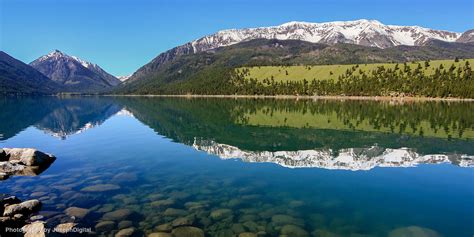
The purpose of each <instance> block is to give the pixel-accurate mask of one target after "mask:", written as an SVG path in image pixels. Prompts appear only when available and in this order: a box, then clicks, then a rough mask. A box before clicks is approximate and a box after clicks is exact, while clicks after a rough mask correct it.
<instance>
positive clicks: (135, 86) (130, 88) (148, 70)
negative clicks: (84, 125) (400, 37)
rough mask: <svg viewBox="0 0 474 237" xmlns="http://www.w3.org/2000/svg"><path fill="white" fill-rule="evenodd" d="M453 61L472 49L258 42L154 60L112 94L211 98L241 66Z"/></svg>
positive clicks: (455, 45)
mask: <svg viewBox="0 0 474 237" xmlns="http://www.w3.org/2000/svg"><path fill="white" fill-rule="evenodd" d="M455 57H459V58H474V47H473V45H472V44H462V43H448V42H442V43H440V42H438V41H433V42H430V43H428V44H426V45H424V46H396V47H391V48H386V49H380V48H374V47H366V46H360V45H354V44H335V45H327V44H318V43H309V42H305V41H301V40H275V39H273V40H266V39H258V40H251V41H245V42H242V43H239V44H235V45H231V46H227V47H221V48H218V49H215V50H210V51H205V52H200V53H196V54H188V55H180V56H176V57H175V58H174V59H172V60H171V61H156V60H153V61H152V62H150V63H149V64H147V65H145V66H143V67H142V68H141V69H140V70H139V73H138V72H137V73H135V74H134V76H133V77H132V78H131V79H129V80H128V81H126V82H125V83H123V85H121V86H119V87H118V90H117V92H119V93H141V94H148V93H178V91H181V92H182V91H186V90H185V88H186V86H189V84H190V83H192V84H193V87H199V86H200V87H203V88H207V89H206V90H209V92H208V93H211V94H212V88H213V87H218V86H223V85H225V82H226V81H227V80H229V78H230V75H229V73H231V71H232V70H233V69H234V68H236V67H240V66H256V65H257V66H258V65H262V66H265V65H318V64H357V63H358V64H365V63H379V62H406V61H414V60H432V59H446V58H448V59H449V58H451V59H454V58H455ZM138 75H139V76H138ZM183 83H187V84H188V85H184V84H183Z"/></svg>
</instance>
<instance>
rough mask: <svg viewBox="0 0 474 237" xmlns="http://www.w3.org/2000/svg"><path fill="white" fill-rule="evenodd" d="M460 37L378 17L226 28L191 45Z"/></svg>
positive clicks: (381, 44) (415, 41) (379, 42)
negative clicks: (394, 23)
mask: <svg viewBox="0 0 474 237" xmlns="http://www.w3.org/2000/svg"><path fill="white" fill-rule="evenodd" d="M459 36H460V34H459V33H455V32H449V31H443V30H433V29H428V28H423V27H419V26H396V25H384V24H382V23H380V22H379V21H376V20H357V21H335V22H326V23H309V22H288V23H285V24H282V25H279V26H272V27H259V28H250V29H231V30H223V31H219V32H217V33H215V34H212V35H209V36H205V37H203V38H200V39H198V40H195V41H192V42H190V45H191V46H192V49H193V52H201V51H206V50H209V49H214V48H218V47H222V46H228V45H232V44H235V43H239V42H242V41H248V40H252V39H280V40H288V39H294V40H303V41H307V42H312V43H325V44H336V43H350V44H357V45H364V46H371V47H378V48H388V47H393V46H397V45H409V46H417V45H422V44H423V43H424V42H426V41H427V40H429V39H438V40H443V41H448V42H454V41H456V39H457V38H459Z"/></svg>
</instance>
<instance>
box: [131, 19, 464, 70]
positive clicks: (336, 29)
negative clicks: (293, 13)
mask: <svg viewBox="0 0 474 237" xmlns="http://www.w3.org/2000/svg"><path fill="white" fill-rule="evenodd" d="M460 36H461V34H460V33H456V32H450V31H443V30H433V29H428V28H423V27H419V26H395V25H384V24H382V23H380V22H379V21H376V20H356V21H335V22H326V23H309V22H288V23H285V24H282V25H279V26H272V27H259V28H248V29H230V30H222V31H219V32H217V33H215V34H211V35H208V36H204V37H202V38H199V39H197V40H194V41H191V42H188V43H186V44H184V45H181V46H178V47H175V48H173V49H170V50H168V51H166V52H164V53H162V54H160V55H158V56H157V57H156V58H155V59H153V60H152V61H151V62H150V63H152V64H154V65H159V64H163V63H165V62H168V61H170V60H172V59H174V58H175V57H177V56H180V55H188V54H195V53H199V52H205V51H208V50H212V49H216V48H219V47H225V46H229V45H234V44H237V43H240V42H244V41H249V40H254V39H278V40H302V41H306V42H311V43H322V44H330V45H333V44H337V43H349V44H356V45H362V46H369V47H377V48H389V47H393V46H399V45H407V46H421V45H423V44H424V43H426V42H427V41H429V40H432V39H436V40H442V41H446V42H454V41H456V40H457V39H458V38H459V37H460ZM144 70H145V69H144V68H140V69H139V70H138V71H137V72H135V73H134V75H133V77H132V79H135V78H140V77H142V76H143V75H144V74H146V71H144Z"/></svg>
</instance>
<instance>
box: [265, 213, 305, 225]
mask: <svg viewBox="0 0 474 237" xmlns="http://www.w3.org/2000/svg"><path fill="white" fill-rule="evenodd" d="M272 222H273V224H275V225H276V226H283V225H287V224H291V225H298V226H303V225H304V221H302V220H299V219H296V218H294V217H292V216H288V215H282V214H278V215H274V216H272Z"/></svg>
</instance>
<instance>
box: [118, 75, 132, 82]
mask: <svg viewBox="0 0 474 237" xmlns="http://www.w3.org/2000/svg"><path fill="white" fill-rule="evenodd" d="M131 76H132V75H127V76H118V77H117V79H119V81H121V82H124V81H126V80H128V79H129V78H130V77H131Z"/></svg>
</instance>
